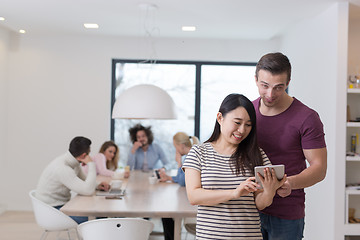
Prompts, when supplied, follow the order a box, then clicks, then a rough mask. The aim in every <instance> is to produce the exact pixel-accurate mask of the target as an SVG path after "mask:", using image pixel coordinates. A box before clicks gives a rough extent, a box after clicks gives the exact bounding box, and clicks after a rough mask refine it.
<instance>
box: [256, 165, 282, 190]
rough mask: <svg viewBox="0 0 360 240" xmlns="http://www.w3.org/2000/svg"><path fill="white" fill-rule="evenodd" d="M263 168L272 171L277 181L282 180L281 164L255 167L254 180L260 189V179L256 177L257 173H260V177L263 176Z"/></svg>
mask: <svg viewBox="0 0 360 240" xmlns="http://www.w3.org/2000/svg"><path fill="white" fill-rule="evenodd" d="M265 168H269V169H270V171H271V169H274V170H275V174H276V177H277V179H278V180H280V179H282V178H283V177H284V174H285V166H284V165H283V164H279V165H266V166H257V167H255V178H256V182H257V183H259V184H260V186H261V188H262V185H261V181H260V178H259V177H258V174H257V173H260V175H261V176H264V169H265Z"/></svg>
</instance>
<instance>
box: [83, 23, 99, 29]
mask: <svg viewBox="0 0 360 240" xmlns="http://www.w3.org/2000/svg"><path fill="white" fill-rule="evenodd" d="M84 27H85V28H92V29H96V28H99V25H97V24H96V23H84Z"/></svg>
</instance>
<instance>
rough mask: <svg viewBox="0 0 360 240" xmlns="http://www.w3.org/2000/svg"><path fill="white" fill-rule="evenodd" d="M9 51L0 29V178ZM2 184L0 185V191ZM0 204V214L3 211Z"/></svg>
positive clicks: (0, 172) (4, 155)
mask: <svg viewBox="0 0 360 240" xmlns="http://www.w3.org/2000/svg"><path fill="white" fill-rule="evenodd" d="M8 49H9V32H8V31H6V30H5V29H1V28H0V156H1V157H0V176H3V175H4V172H5V168H6V155H7V154H6V153H7V151H6V140H7V131H6V125H7V124H6V123H7V97H6V96H7V94H6V93H7V91H6V89H7V74H6V73H7V63H8V62H7V60H8ZM3 190H4V184H2V183H0V191H3ZM4 207H5V206H4V205H3V204H1V202H0V213H1V212H2V211H3V210H4Z"/></svg>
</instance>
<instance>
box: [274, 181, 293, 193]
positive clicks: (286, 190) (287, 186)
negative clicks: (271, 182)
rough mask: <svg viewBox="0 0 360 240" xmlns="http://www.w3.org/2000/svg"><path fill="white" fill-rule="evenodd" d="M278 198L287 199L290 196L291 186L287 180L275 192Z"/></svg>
mask: <svg viewBox="0 0 360 240" xmlns="http://www.w3.org/2000/svg"><path fill="white" fill-rule="evenodd" d="M276 193H277V194H279V196H280V197H287V196H289V195H290V194H291V185H290V183H289V181H288V180H286V182H285V183H284V184H283V185H282V186H281V187H280V188H279V189H278V190H277V191H276Z"/></svg>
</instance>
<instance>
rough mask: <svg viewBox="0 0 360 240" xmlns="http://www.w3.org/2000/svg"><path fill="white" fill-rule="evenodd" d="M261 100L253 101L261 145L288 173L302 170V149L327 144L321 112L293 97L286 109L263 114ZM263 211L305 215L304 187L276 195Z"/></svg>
mask: <svg viewBox="0 0 360 240" xmlns="http://www.w3.org/2000/svg"><path fill="white" fill-rule="evenodd" d="M259 102H260V98H258V99H256V100H254V101H253V104H254V107H255V111H256V123H257V124H256V125H257V126H256V127H257V137H258V142H259V146H260V147H261V148H262V149H263V150H264V151H265V153H266V154H267V156H268V157H269V159H270V161H271V163H272V164H273V165H276V164H284V165H285V172H286V174H287V176H292V175H295V174H298V173H300V172H301V171H303V170H304V169H305V168H306V162H305V156H304V153H303V149H317V148H324V147H326V144H325V139H324V135H325V134H324V130H323V124H322V122H321V120H320V117H319V115H318V114H317V112H315V111H314V110H312V109H310V108H309V107H307V106H305V105H304V104H303V103H301V102H300V101H299V100H297V99H296V98H294V101H293V102H292V104H291V105H290V107H289V108H288V109H286V110H285V111H284V112H282V113H280V114H278V115H275V116H264V115H262V114H261V113H260V112H259ZM261 212H263V213H266V214H269V215H272V216H276V217H279V218H283V219H299V218H303V217H304V216H305V192H304V189H298V190H292V192H291V194H290V196H288V197H285V198H282V197H280V196H279V195H277V194H276V195H275V197H274V200H273V203H272V204H271V205H270V206H269V207H267V208H265V209H264V210H262V211H261Z"/></svg>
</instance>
